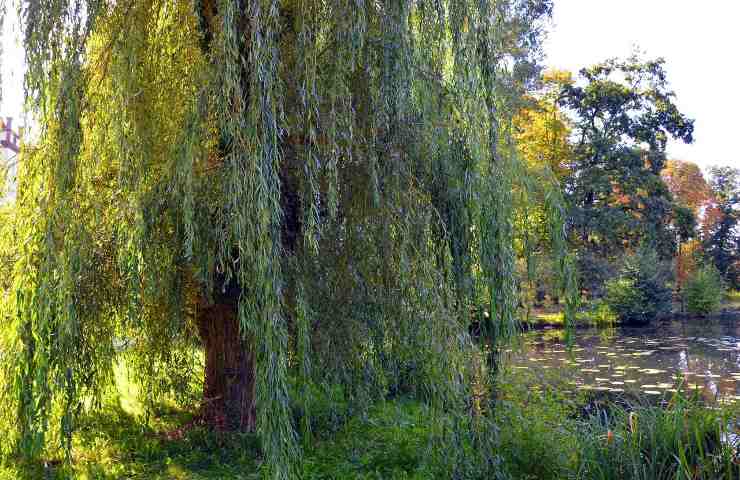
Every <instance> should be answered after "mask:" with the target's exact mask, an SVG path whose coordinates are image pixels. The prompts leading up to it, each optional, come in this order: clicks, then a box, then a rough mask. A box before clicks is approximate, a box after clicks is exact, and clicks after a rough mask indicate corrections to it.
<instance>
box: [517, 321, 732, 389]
mask: <svg viewBox="0 0 740 480" xmlns="http://www.w3.org/2000/svg"><path fill="white" fill-rule="evenodd" d="M523 337H524V338H523V346H522V347H521V348H520V349H514V350H513V351H510V352H511V359H510V363H509V365H510V367H511V368H512V369H513V370H514V371H516V370H517V369H522V370H529V371H531V372H532V373H542V374H543V375H537V377H538V378H552V377H553V375H552V373H554V372H553V370H555V369H557V370H556V372H557V375H556V376H557V378H559V379H562V380H565V382H566V383H567V384H569V385H571V386H572V387H574V388H577V389H580V390H595V391H604V392H606V391H608V392H614V393H621V392H628V393H632V394H639V395H640V396H643V397H653V398H655V399H660V398H668V397H669V396H670V395H671V394H672V393H673V392H675V391H676V387H677V385H678V384H679V383H680V384H682V385H683V388H685V389H688V390H692V391H696V392H698V393H699V394H700V395H702V397H703V398H704V399H705V400H707V401H714V400H719V401H734V400H738V399H740V319H738V317H728V318H724V319H713V320H706V319H696V320H684V321H678V320H674V321H666V322H660V323H656V324H655V325H653V326H649V327H642V328H627V327H618V328H615V329H609V330H597V329H582V330H578V331H577V332H576V335H575V344H574V346H573V349H572V351H571V352H570V353H569V352H567V349H566V346H565V344H564V343H563V339H562V337H563V335H562V332H560V331H557V330H541V331H534V332H528V333H525V334H524V336H523ZM546 372H549V373H550V375H544V373H546Z"/></svg>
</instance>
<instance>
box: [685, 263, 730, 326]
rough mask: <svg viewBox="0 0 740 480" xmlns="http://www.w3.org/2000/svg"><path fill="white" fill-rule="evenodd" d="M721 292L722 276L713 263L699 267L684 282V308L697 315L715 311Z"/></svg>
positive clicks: (717, 307) (722, 292) (720, 300)
mask: <svg viewBox="0 0 740 480" xmlns="http://www.w3.org/2000/svg"><path fill="white" fill-rule="evenodd" d="M723 294H724V291H723V288H722V278H721V277H720V274H719V271H718V270H717V269H716V268H715V267H714V265H709V266H707V267H704V268H700V269H699V270H697V271H696V272H694V275H693V276H692V277H691V278H690V279H689V281H688V282H687V283H686V289H685V290H684V300H685V301H686V309H687V310H688V311H689V312H690V313H694V314H697V315H706V314H708V313H712V312H715V311H717V309H719V305H720V303H721V302H722V295H723Z"/></svg>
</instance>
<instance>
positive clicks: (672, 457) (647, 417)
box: [575, 395, 740, 480]
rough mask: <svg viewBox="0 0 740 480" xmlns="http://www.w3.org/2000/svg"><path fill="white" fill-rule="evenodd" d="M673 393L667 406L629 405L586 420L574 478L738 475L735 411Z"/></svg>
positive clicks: (652, 479) (649, 479)
mask: <svg viewBox="0 0 740 480" xmlns="http://www.w3.org/2000/svg"><path fill="white" fill-rule="evenodd" d="M734 413H735V414H733V412H732V409H725V410H717V409H711V408H706V407H703V406H701V405H699V404H698V403H697V402H696V401H693V400H687V399H686V398H684V397H682V396H680V395H679V396H675V397H674V399H673V401H672V404H671V405H670V406H669V407H668V408H661V407H657V406H652V407H641V408H637V409H631V410H630V409H625V408H621V407H616V406H613V407H611V408H610V409H609V412H608V414H607V415H604V416H595V417H592V418H590V419H589V420H588V421H586V422H583V425H582V428H581V429H580V435H579V442H580V445H581V448H580V452H579V456H580V459H579V464H578V470H577V472H576V475H575V477H576V478H583V479H594V480H610V479H614V480H617V479H619V480H621V479H634V480H661V479H665V480H668V479H671V480H673V479H686V480H690V479H691V480H695V479H697V480H698V479H727V480H730V479H736V478H740V470H739V469H738V463H737V438H736V436H737V434H736V433H735V419H736V412H734Z"/></svg>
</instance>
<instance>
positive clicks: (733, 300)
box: [724, 290, 740, 309]
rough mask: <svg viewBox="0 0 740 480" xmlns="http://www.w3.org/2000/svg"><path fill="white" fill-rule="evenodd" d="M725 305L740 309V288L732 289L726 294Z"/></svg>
mask: <svg viewBox="0 0 740 480" xmlns="http://www.w3.org/2000/svg"><path fill="white" fill-rule="evenodd" d="M724 306H725V307H729V308H732V309H740V290H730V291H728V292H727V293H726V294H725V301H724Z"/></svg>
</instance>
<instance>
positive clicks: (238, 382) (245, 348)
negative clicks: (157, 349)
mask: <svg viewBox="0 0 740 480" xmlns="http://www.w3.org/2000/svg"><path fill="white" fill-rule="evenodd" d="M198 329H199V333H200V336H201V340H202V341H203V347H204V351H205V378H204V381H203V405H202V411H201V415H202V418H203V420H204V421H205V422H206V423H207V424H209V425H211V426H213V427H215V428H219V429H223V430H239V431H249V432H251V431H254V430H255V426H256V408H255V373H256V372H255V358H254V348H253V347H254V344H253V341H252V340H251V339H249V338H246V339H245V338H243V336H242V334H241V331H240V328H239V318H238V315H237V307H236V305H231V304H215V305H211V306H208V307H205V308H203V309H202V310H201V311H200V312H199V313H198Z"/></svg>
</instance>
